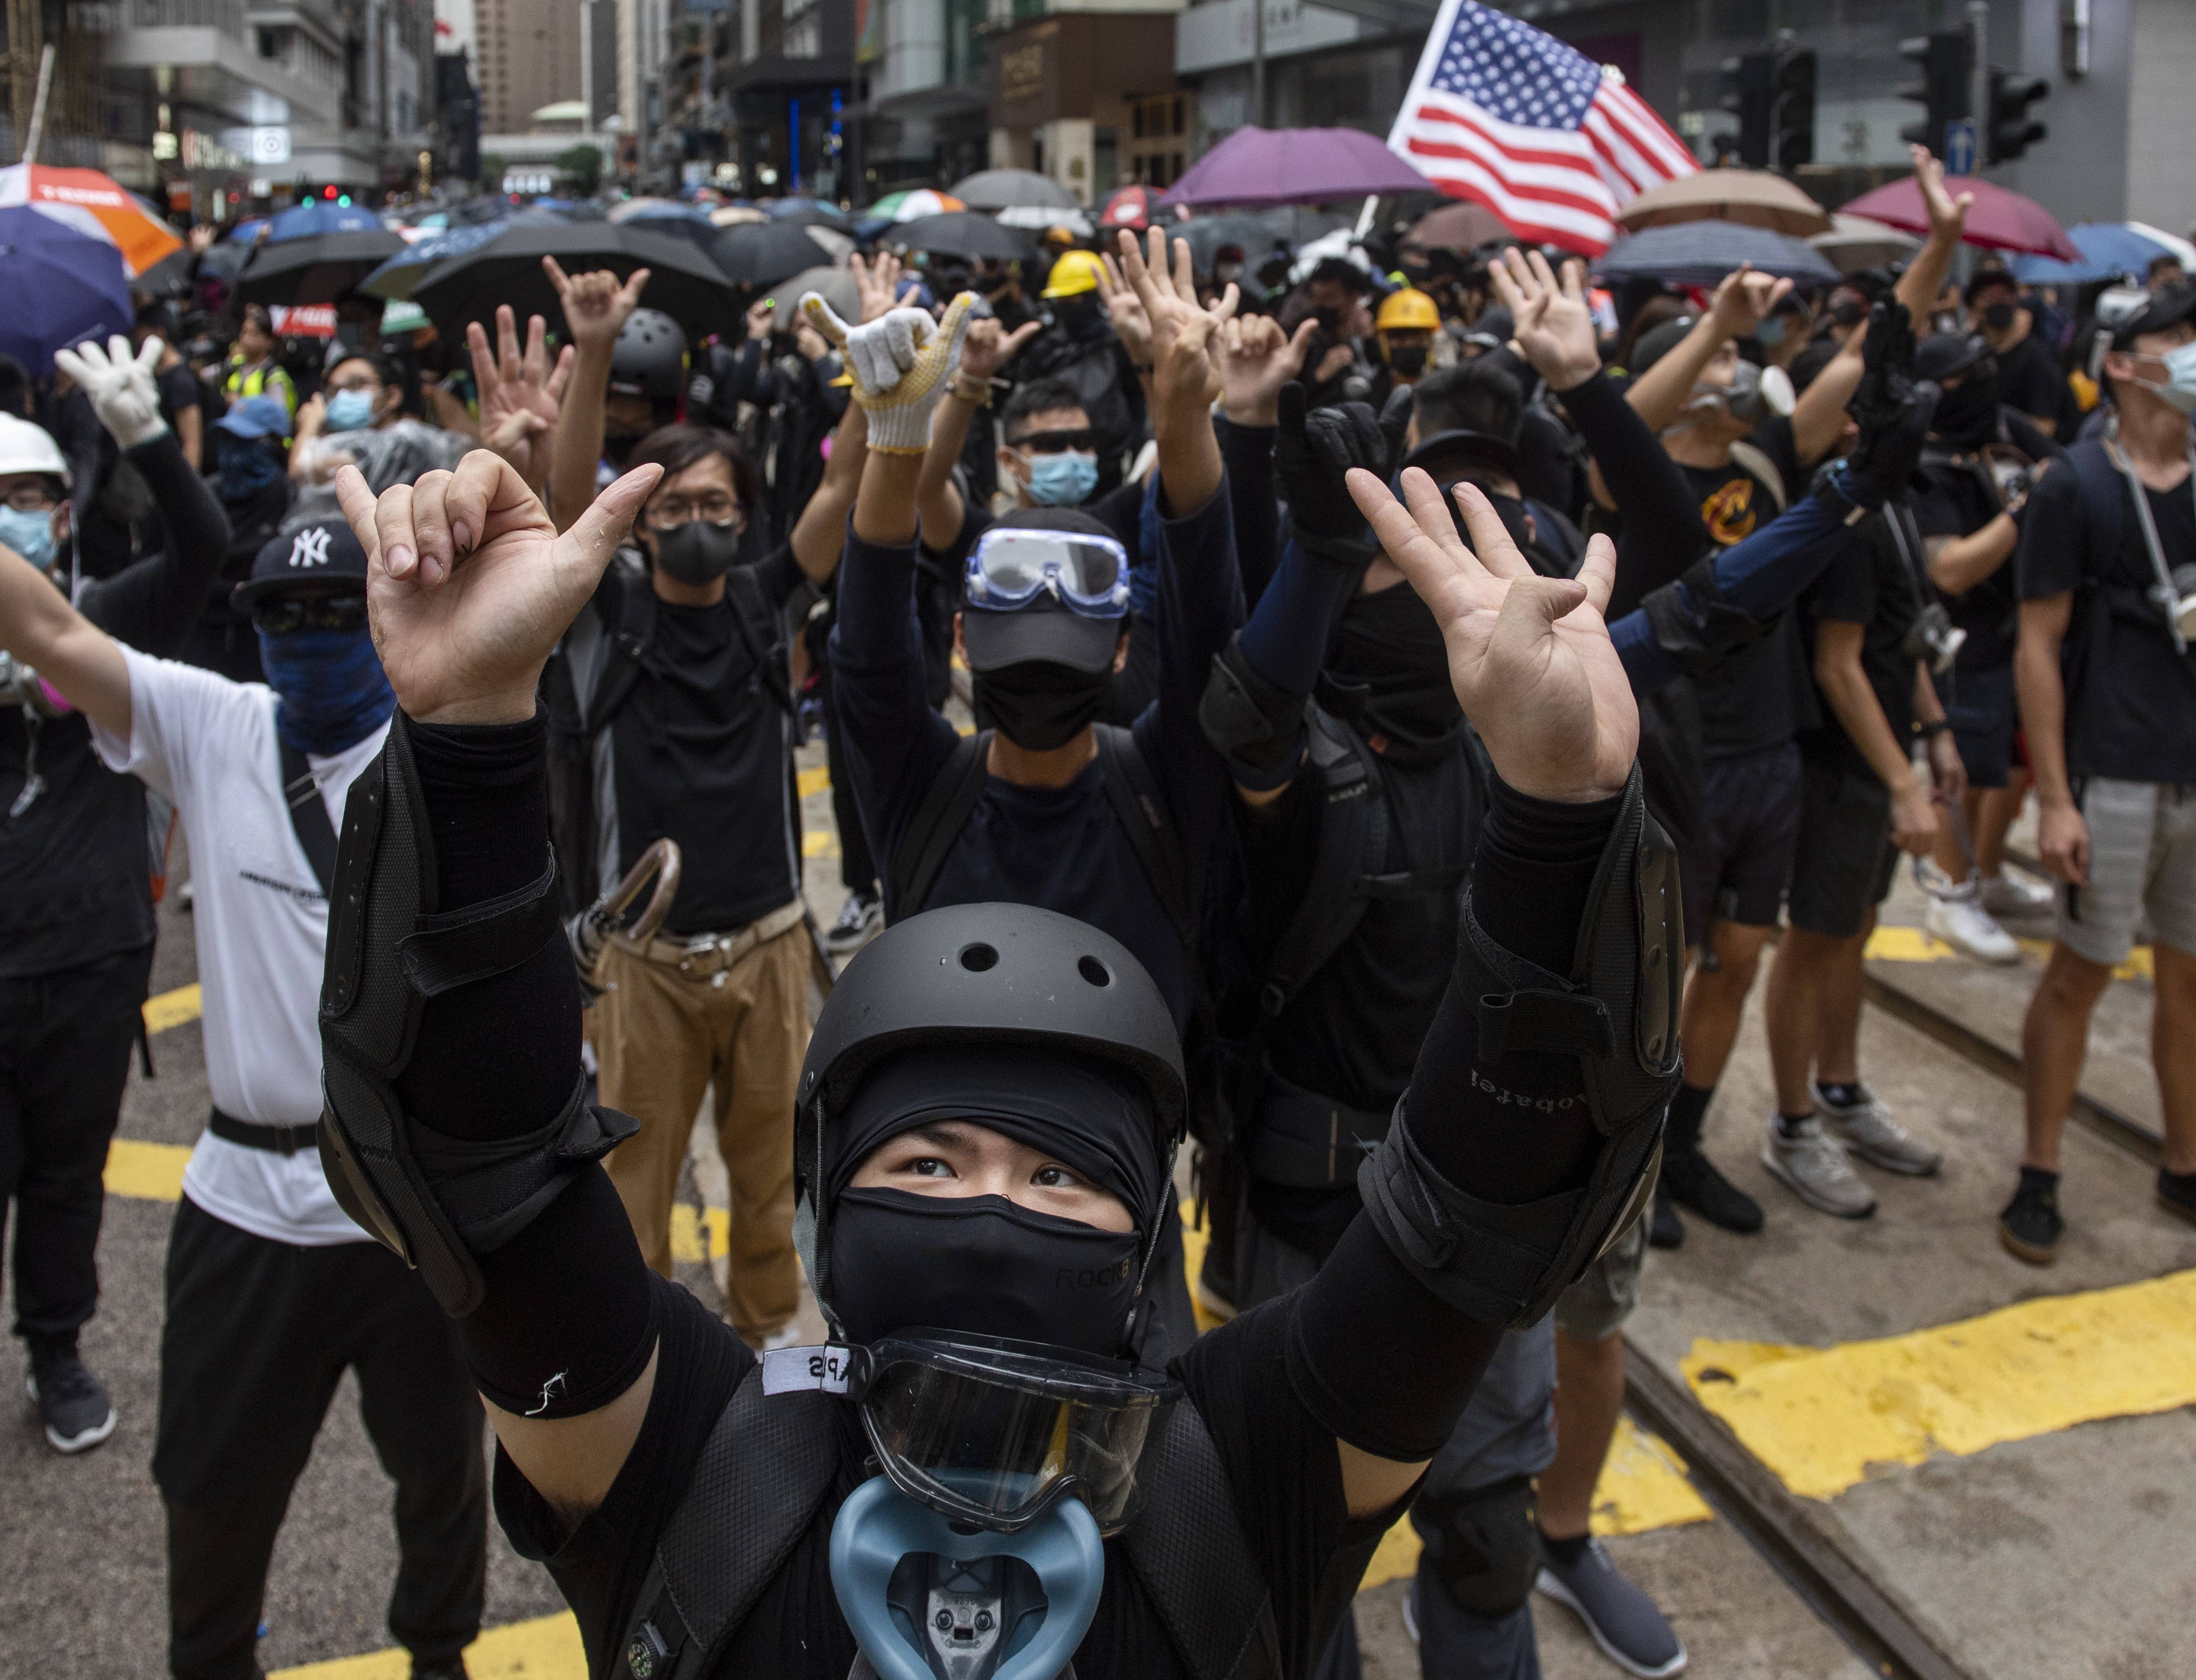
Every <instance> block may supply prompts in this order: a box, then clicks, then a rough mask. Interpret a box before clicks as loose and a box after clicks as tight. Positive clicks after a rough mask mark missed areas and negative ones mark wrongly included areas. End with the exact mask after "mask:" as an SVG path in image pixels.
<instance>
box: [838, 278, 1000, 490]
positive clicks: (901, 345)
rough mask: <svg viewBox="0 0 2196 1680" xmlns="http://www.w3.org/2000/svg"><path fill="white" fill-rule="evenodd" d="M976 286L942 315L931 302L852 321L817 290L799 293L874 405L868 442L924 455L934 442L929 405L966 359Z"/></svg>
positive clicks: (858, 394)
mask: <svg viewBox="0 0 2196 1680" xmlns="http://www.w3.org/2000/svg"><path fill="white" fill-rule="evenodd" d="M975 304H976V294H975V293H974V292H962V293H961V294H960V296H958V297H956V298H955V299H954V300H953V303H952V305H951V308H949V309H947V310H946V311H945V320H943V321H934V320H931V318H930V314H929V312H928V310H926V309H892V310H889V311H887V313H886V314H884V315H881V316H880V317H878V319H876V320H873V321H870V322H869V323H868V324H867V325H866V326H847V323H846V322H845V321H843V320H840V319H839V317H838V315H836V314H835V312H834V311H833V309H832V308H831V306H830V305H829V303H825V302H824V299H823V298H822V297H818V295H817V294H816V293H815V292H809V293H807V294H806V296H805V297H802V298H801V300H800V309H801V313H802V314H803V315H806V317H807V318H808V320H810V322H811V323H812V324H813V325H814V326H815V328H816V330H817V331H818V332H820V333H822V334H823V335H824V341H825V342H826V343H827V344H830V345H831V346H832V347H833V348H834V349H836V350H838V351H839V353H840V359H841V361H843V362H845V364H846V367H847V372H850V373H852V375H853V376H854V401H857V402H858V403H860V404H861V405H862V407H864V408H865V409H867V410H868V411H869V416H870V448H872V449H881V450H882V451H883V452H884V453H886V454H887V455H920V454H921V453H922V452H923V448H924V447H925V446H926V445H928V443H929V442H930V413H931V410H933V408H935V407H938V401H939V398H940V397H942V396H944V395H945V387H946V384H947V383H948V382H949V381H951V378H952V377H953V370H954V368H955V367H956V366H958V365H959V363H960V361H961V341H962V339H963V338H967V337H968V311H969V310H970V309H974V307H975Z"/></svg>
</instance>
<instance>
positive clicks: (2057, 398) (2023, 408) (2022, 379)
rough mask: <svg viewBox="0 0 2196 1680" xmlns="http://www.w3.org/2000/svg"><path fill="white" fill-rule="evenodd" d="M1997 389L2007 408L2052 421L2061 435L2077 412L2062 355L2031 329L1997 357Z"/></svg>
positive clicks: (2063, 434) (2065, 431)
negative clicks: (2053, 351) (2062, 368)
mask: <svg viewBox="0 0 2196 1680" xmlns="http://www.w3.org/2000/svg"><path fill="white" fill-rule="evenodd" d="M1997 392H1998V400H1999V401H2001V402H2002V403H2004V404H2005V405H2006V407H2008V408H2014V409H2018V410H2019V411H2020V413H2023V414H2027V415H2030V416H2031V417H2033V418H2034V419H2039V420H2049V421H2050V422H2051V423H2052V424H2053V425H2054V427H2056V429H2057V432H2058V435H2059V436H2061V437H2064V436H2066V435H2067V430H2068V424H2069V416H2070V415H2071V414H2075V413H2078V410H2077V409H2076V408H2075V405H2074V394H2073V392H2072V390H2069V389H2068V388H2067V385H2066V373H2065V372H2064V371H2062V370H2061V369H2060V366H2059V358H2058V357H2057V356H2055V355H2053V354H2052V353H2051V349H2050V347H2049V345H2047V344H2045V343H2044V342H2043V340H2042V339H2041V338H2037V336H2036V334H2035V333H2034V332H2031V333H2030V334H2029V335H2028V337H2026V338H2023V339H2022V340H2021V341H2020V343H2019V344H2015V345H2014V347H2013V348H2012V349H2009V350H2008V351H2006V352H2005V353H2004V354H2003V355H2000V356H1999V357H1998V358H1997Z"/></svg>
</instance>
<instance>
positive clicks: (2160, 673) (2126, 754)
mask: <svg viewBox="0 0 2196 1680" xmlns="http://www.w3.org/2000/svg"><path fill="white" fill-rule="evenodd" d="M2077 459H2080V458H2079V457H2077ZM2114 476H2115V477H2118V475H2117V474H2115V475H2114ZM2117 488H2118V495H2117V501H2118V507H2119V511H2120V521H2119V524H2120V539H2119V544H2118V549H2117V551H2115V552H2114V553H2112V555H2111V556H2109V557H2104V558H2103V559H2102V560H2100V559H2099V557H2095V556H2094V555H2093V554H2092V553H2091V546H2092V545H2091V544H2090V543H2089V540H2088V526H2089V519H2088V512H2087V509H2086V508H2085V507H2084V505H2083V497H2082V484H2081V480H2080V477H2079V476H2078V474H2077V473H2075V472H2073V471H2067V470H2066V469H2065V468H2064V467H2060V468H2054V469H2053V470H2052V471H2049V472H2048V473H2046V474H2045V475H2044V476H2043V477H2042V478H2040V479H2038V480H2037V484H2036V488H2035V489H2034V491H2033V492H2031V495H2030V498H2029V504H2028V517H2027V518H2026V521H2025V522H2024V524H2023V526H2022V529H2021V540H2020V556H2019V559H2020V592H2021V595H2022V597H2023V598H2026V599H2029V600H2034V599H2036V598H2039V597H2042V596H2049V595H2064V594H2067V593H2069V592H2072V593H2073V595H2074V598H2075V599H2074V615H2073V619H2072V622H2071V623H2069V625H2068V626H2067V628H2066V661H2065V663H2066V669H2067V670H2068V672H2069V673H2070V674H2069V680H2068V683H2067V694H2066V768H2067V771H2068V772H2069V774H2071V775H2073V776H2113V777H2117V778H2118V779H2120V780H2123V781H2128V782H2196V653H2191V654H2181V653H2176V652H2175V651H2174V648H2173V640H2172V638H2171V637H2170V635H2169V634H2168V632H2167V631H2166V627H2165V616H2164V613H2163V612H2161V611H2160V610H2159V609H2158V606H2157V604H2156V603H2154V602H2152V601H2149V600H2147V599H2146V598H2145V592H2146V591H2147V590H2149V589H2150V588H2151V587H2152V586H2153V583H2154V582H2155V581H2156V574H2155V571H2154V569H2153V567H2152V565H2151V561H2150V553H2149V551H2148V549H2147V547H2146V546H2145V545H2144V543H2143V537H2142V525H2141V521H2140V520H2139V519H2137V517H2135V504H2134V502H2133V500H2132V499H2130V497H2129V495H2128V493H2127V488H2126V481H2125V480H2124V479H2121V480H2120V482H2119V484H2118V487H2117ZM2144 495H2145V497H2146V499H2147V500H2148V501H2149V503H2150V512H2151V517H2152V518H2153V520H2154V521H2155V522H2157V526H2158V546H2159V547H2160V548H2161V549H2162V550H2163V551H2164V556H2165V564H2166V569H2167V570H2169V571H2170V570H2171V569H2173V568H2174V567H2176V566H2185V565H2189V564H2192V563H2196V482H2192V481H2191V480H2190V479H2187V478H2184V479H2182V482H2180V483H2178V484H2176V485H2175V486H2174V487H2173V488H2171V489H2170V490H2152V489H2149V488H2145V491H2144Z"/></svg>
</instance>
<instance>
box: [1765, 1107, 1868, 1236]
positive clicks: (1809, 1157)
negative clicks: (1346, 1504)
mask: <svg viewBox="0 0 2196 1680" xmlns="http://www.w3.org/2000/svg"><path fill="white" fill-rule="evenodd" d="M1761 1164H1762V1165H1763V1166H1765V1167H1766V1168H1768V1169H1769V1170H1770V1171H1771V1172H1772V1173H1774V1174H1776V1175H1777V1177H1779V1178H1781V1179H1783V1181H1784V1182H1785V1183H1786V1184H1787V1185H1788V1186H1790V1187H1791V1191H1792V1193H1793V1194H1794V1196H1797V1197H1798V1198H1800V1200H1801V1201H1803V1202H1805V1203H1806V1204H1807V1205H1808V1206H1809V1207H1811V1208H1817V1209H1821V1210H1822V1211H1823V1213H1826V1214H1835V1215H1837V1216H1838V1217H1839V1218H1840V1219H1866V1218H1867V1217H1868V1216H1869V1215H1870V1214H1872V1213H1874V1212H1875V1192H1872V1191H1871V1190H1869V1187H1868V1186H1866V1185H1864V1184H1863V1183H1862V1182H1861V1181H1860V1175H1859V1174H1858V1173H1856V1172H1855V1171H1853V1169H1852V1162H1850V1161H1848V1160H1846V1152H1845V1151H1844V1150H1842V1149H1841V1148H1840V1147H1839V1146H1838V1141H1837V1140H1836V1139H1835V1138H1834V1137H1831V1136H1829V1134H1827V1133H1825V1132H1824V1131H1823V1123H1822V1122H1821V1121H1820V1120H1818V1119H1817V1118H1816V1117H1814V1116H1813V1115H1812V1114H1811V1115H1809V1116H1808V1117H1806V1119H1805V1120H1802V1121H1800V1123H1798V1124H1797V1125H1796V1126H1794V1128H1793V1135H1792V1136H1790V1137H1787V1136H1785V1135H1784V1131H1783V1127H1781V1126H1779V1125H1778V1124H1777V1117H1776V1116H1775V1115H1771V1117H1770V1118H1769V1135H1768V1136H1767V1137H1766V1138H1765V1139H1764V1140H1762V1145H1761Z"/></svg>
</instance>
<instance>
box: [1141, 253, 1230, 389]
mask: <svg viewBox="0 0 2196 1680" xmlns="http://www.w3.org/2000/svg"><path fill="white" fill-rule="evenodd" d="M1150 240H1151V256H1150V260H1149V261H1148V262H1147V260H1146V259H1145V256H1144V253H1143V252H1141V251H1138V250H1137V249H1136V235H1135V234H1132V233H1130V232H1129V231H1127V230H1126V229H1125V228H1124V229H1123V230H1122V234H1121V268H1122V272H1123V273H1124V274H1126V275H1127V276H1128V280H1129V284H1130V286H1133V287H1134V288H1135V289H1136V300H1137V302H1138V303H1141V304H1142V306H1143V311H1144V316H1145V319H1146V320H1148V321H1150V323H1151V330H1152V397H1153V401H1154V402H1155V403H1157V404H1158V405H1159V406H1160V407H1169V408H1176V409H1181V410H1184V411H1187V410H1188V409H1190V408H1193V407H1197V408H1207V407H1211V405H1212V403H1213V401H1215V400H1216V398H1217V397H1218V396H1219V395H1220V390H1221V385H1220V369H1219V367H1217V366H1216V362H1215V360H1214V355H1213V350H1214V347H1215V341H1216V338H1217V335H1218V334H1219V332H1220V330H1221V327H1222V325H1223V323H1225V322H1226V321H1228V320H1229V319H1230V318H1232V317H1233V316H1234V313H1235V306H1236V304H1237V303H1239V302H1240V301H1241V293H1240V292H1238V290H1237V289H1236V287H1235V285H1234V282H1233V281H1230V282H1229V284H1228V290H1227V291H1226V292H1224V293H1223V294H1222V297H1221V298H1220V301H1219V302H1218V303H1215V304H1214V305H1213V306H1212V307H1211V309H1206V308H1205V306H1204V305H1203V304H1201V303H1199V302H1198V301H1197V274H1196V271H1195V269H1194V268H1193V266H1192V264H1191V263H1190V258H1189V241H1188V240H1176V241H1175V242H1174V266H1173V267H1172V268H1171V269H1170V268H1168V266H1167V248H1166V234H1165V233H1164V231H1162V230H1161V229H1159V228H1153V229H1152V230H1151V233H1150Z"/></svg>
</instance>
